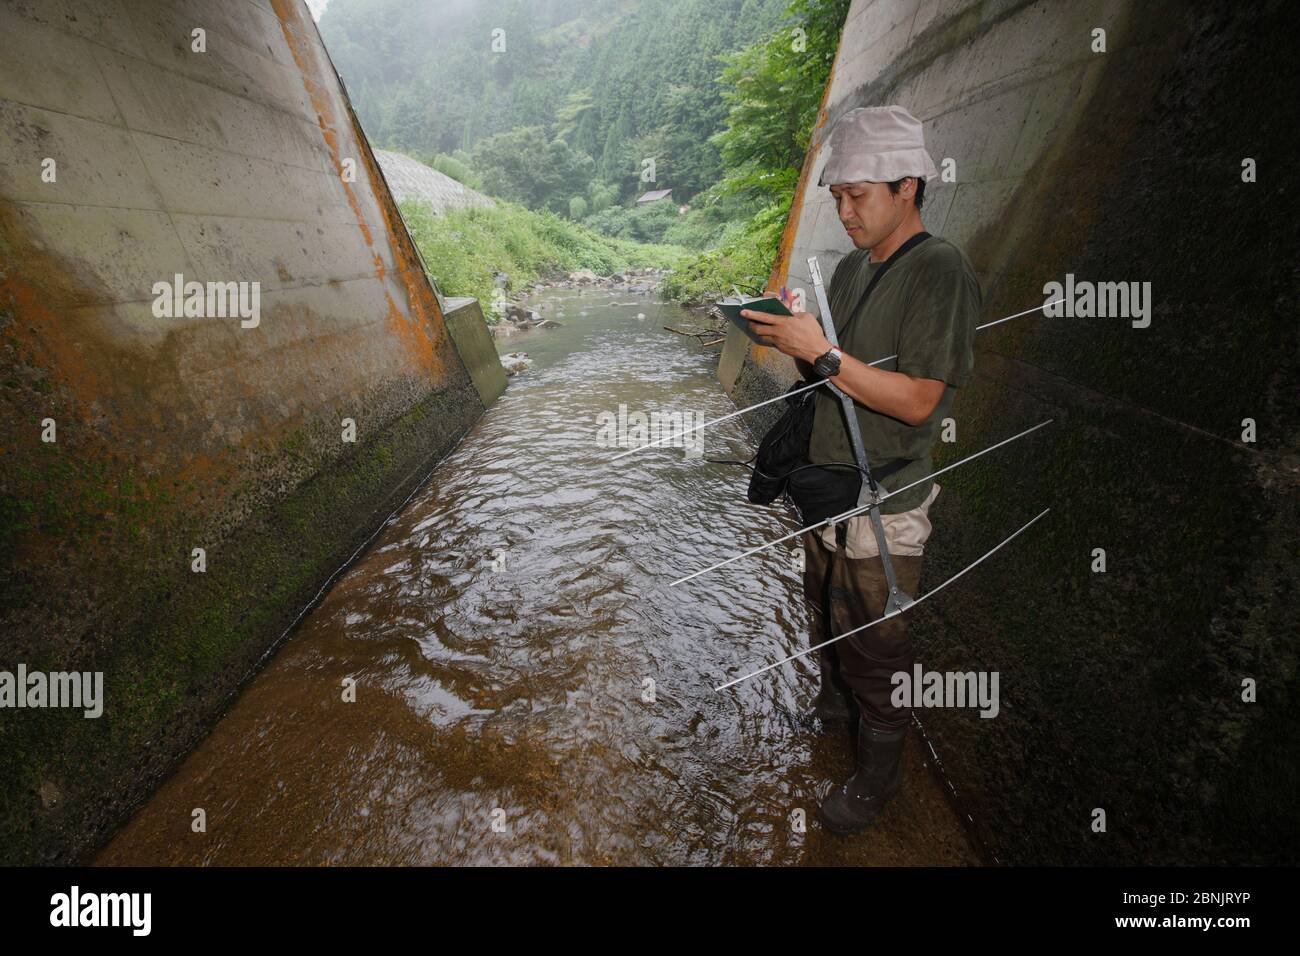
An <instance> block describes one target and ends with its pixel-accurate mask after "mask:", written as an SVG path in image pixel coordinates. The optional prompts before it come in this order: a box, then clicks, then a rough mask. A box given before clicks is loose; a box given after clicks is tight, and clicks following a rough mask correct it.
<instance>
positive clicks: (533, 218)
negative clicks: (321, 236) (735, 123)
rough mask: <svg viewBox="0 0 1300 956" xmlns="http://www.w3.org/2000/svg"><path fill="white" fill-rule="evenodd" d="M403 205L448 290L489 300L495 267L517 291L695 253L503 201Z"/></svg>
mask: <svg viewBox="0 0 1300 956" xmlns="http://www.w3.org/2000/svg"><path fill="white" fill-rule="evenodd" d="M400 208H401V211H402V217H403V218H404V219H405V220H406V225H407V228H408V229H410V231H411V235H412V237H413V238H414V239H415V243H416V245H418V246H419V248H420V253H421V254H422V255H423V256H424V261H425V264H426V265H427V266H428V269H429V274H430V275H431V276H433V278H434V280H435V281H436V282H437V283H438V287H439V289H441V290H442V293H443V294H444V295H448V296H460V295H471V296H474V297H475V298H477V299H478V300H479V301H480V302H482V303H488V302H491V300H492V293H493V290H494V289H495V287H496V283H495V280H494V278H493V272H494V271H501V272H504V273H505V274H506V275H507V276H508V277H509V282H508V284H507V289H508V290H517V289H521V288H523V287H524V286H526V285H527V284H528V283H530V282H534V281H537V280H538V279H542V278H548V277H555V276H557V275H560V274H565V273H568V272H572V271H575V270H578V269H590V270H591V271H592V272H595V273H596V274H597V275H610V274H612V273H615V272H621V271H623V270H625V269H639V268H651V267H653V268H660V269H675V268H680V267H681V266H682V265H683V264H684V263H685V262H686V260H687V259H688V257H690V256H691V255H692V253H691V252H690V251H689V250H687V249H685V248H683V247H680V246H668V245H652V244H647V243H640V242H633V241H631V240H628V239H614V238H611V237H609V236H603V235H601V234H600V233H598V232H594V231H593V230H591V229H587V228H585V227H583V226H581V225H579V224H577V223H575V222H571V221H569V220H567V219H564V218H562V217H560V216H557V215H555V214H554V213H550V212H533V211H531V210H528V209H525V208H523V207H522V206H518V205H515V204H513V203H506V202H502V201H501V200H497V205H496V206H495V207H492V208H477V209H461V210H456V211H453V212H449V213H447V214H445V215H442V216H438V215H436V214H435V213H434V212H433V210H432V209H431V208H430V207H429V205H428V204H427V203H420V202H410V201H408V202H403V203H401V204H400ZM484 311H485V313H486V312H487V310H486V309H485V310H484ZM489 321H491V319H490V318H489Z"/></svg>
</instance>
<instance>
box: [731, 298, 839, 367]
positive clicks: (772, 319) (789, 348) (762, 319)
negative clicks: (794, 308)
mask: <svg viewBox="0 0 1300 956" xmlns="http://www.w3.org/2000/svg"><path fill="white" fill-rule="evenodd" d="M740 314H741V315H742V316H744V317H745V318H747V319H749V321H750V322H751V323H753V324H752V326H751V328H752V329H753V331H754V334H755V335H757V336H758V338H759V341H761V342H762V343H763V344H764V345H770V346H771V347H772V348H774V349H776V350H777V351H778V352H783V353H785V354H786V355H789V356H790V357H792V358H796V359H802V360H803V361H805V362H810V363H811V362H815V361H817V359H818V358H820V357H821V356H823V355H825V354H826V353H827V352H828V351H829V350H830V347H831V343H830V342H828V341H827V339H826V333H825V332H823V331H822V324H821V323H820V322H819V321H817V317H816V316H815V315H813V314H812V313H811V312H797V313H795V314H794V315H770V314H768V313H767V312H756V311H754V310H753V309H741V310H740Z"/></svg>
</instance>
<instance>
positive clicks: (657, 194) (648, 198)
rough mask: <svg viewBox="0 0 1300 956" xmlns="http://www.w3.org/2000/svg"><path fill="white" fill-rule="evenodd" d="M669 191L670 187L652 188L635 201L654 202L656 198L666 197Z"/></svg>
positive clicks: (670, 191)
mask: <svg viewBox="0 0 1300 956" xmlns="http://www.w3.org/2000/svg"><path fill="white" fill-rule="evenodd" d="M671 193H672V190H671V189H652V190H651V191H650V192H648V193H646V194H645V195H643V196H642V197H641V198H640V199H638V200H637V202H654V201H655V200H656V199H666V198H667V197H668V196H669V194H671Z"/></svg>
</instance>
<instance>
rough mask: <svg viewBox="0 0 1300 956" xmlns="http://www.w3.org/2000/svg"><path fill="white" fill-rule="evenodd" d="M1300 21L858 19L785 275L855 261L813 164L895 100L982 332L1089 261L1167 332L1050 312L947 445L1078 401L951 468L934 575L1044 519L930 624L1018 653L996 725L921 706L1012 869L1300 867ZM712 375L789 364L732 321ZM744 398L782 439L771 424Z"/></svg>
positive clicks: (1252, 7) (994, 346) (1022, 329)
mask: <svg viewBox="0 0 1300 956" xmlns="http://www.w3.org/2000/svg"><path fill="white" fill-rule="evenodd" d="M1295 27H1296V23H1295V11H1294V6H1293V5H1287V4H1284V3H1258V4H1230V3H1214V2H1203V3H1196V2H1171V3H1159V4H1157V3H1151V4H1147V3H1119V2H1106V0H1085V2H1064V0H1061V2H1057V0H1044V2H1013V0H1006V2H972V0H856V2H854V3H853V5H852V8H851V10H850V13H849V15H848V19H847V21H846V25H845V29H844V34H843V38H842V42H841V47H840V50H839V53H838V56H837V59H836V63H835V69H834V74H833V79H832V81H831V83H830V85H829V87H828V89H827V93H826V98H825V108H824V110H823V113H822V116H821V118H820V122H819V126H818V129H817V132H816V134H815V136H814V141H813V145H812V148H811V150H810V152H809V154H808V156H807V158H806V161H805V165H804V169H803V173H802V180H801V184H800V188H799V194H798V196H797V198H796V201H795V206H794V209H793V211H792V213H791V217H790V222H789V226H788V228H787V231H786V234H785V237H784V241H783V244H782V253H781V259H780V262H779V263H778V266H777V268H776V269H775V271H774V275H773V276H772V282H773V283H776V284H779V283H783V282H784V283H788V284H791V285H794V286H804V287H805V288H808V280H807V268H806V261H805V260H806V258H807V257H808V256H809V255H817V256H818V257H819V260H820V264H821V267H822V271H823V274H824V275H826V276H827V277H829V275H830V273H831V269H832V268H833V265H834V263H835V262H836V261H838V259H839V257H840V256H842V255H843V254H844V253H845V252H847V251H848V250H850V249H851V248H852V244H851V243H850V242H849V240H848V238H847V236H846V235H845V233H844V231H843V229H842V227H841V226H840V225H839V223H838V219H837V216H836V213H835V208H834V205H833V203H832V202H831V201H830V198H829V194H828V192H827V190H826V189H825V188H824V187H823V188H818V187H817V186H816V185H815V184H816V181H817V177H818V175H819V173H820V170H821V168H822V166H823V165H824V162H825V159H826V156H824V155H823V153H822V146H823V144H824V143H825V141H826V138H827V136H828V134H829V132H830V129H831V128H832V126H833V124H834V122H835V120H836V119H838V117H840V116H842V115H843V114H844V113H845V112H847V111H848V110H850V109H852V108H854V107H857V106H872V105H884V104H887V103H899V104H901V105H903V106H905V107H907V108H908V109H910V110H911V111H912V112H913V113H914V114H916V115H917V116H918V117H919V118H921V119H922V121H923V122H924V124H925V128H926V133H927V139H928V144H929V147H930V151H931V153H932V155H933V156H934V158H935V161H936V163H940V162H941V161H942V160H943V159H945V158H951V159H953V160H955V162H956V173H957V175H956V181H955V182H947V183H940V182H935V183H932V184H929V185H928V186H927V195H926V203H925V208H924V210H923V213H922V218H923V219H924V221H925V223H926V225H927V227H928V228H929V229H930V231H931V232H934V233H935V234H938V235H942V236H945V237H947V238H949V239H951V240H954V241H956V242H957V243H959V244H960V245H962V246H963V247H965V249H966V250H967V252H968V254H969V255H970V257H971V260H972V262H973V264H974V265H975V267H976V269H977V271H978V273H979V276H980V280H981V282H982V284H983V287H984V290H985V299H986V309H985V315H984V318H983V321H991V320H993V319H996V318H1000V317H1002V316H1007V315H1011V314H1013V313H1016V312H1020V311H1022V310H1024V309H1029V308H1033V307H1034V306H1037V305H1041V304H1042V303H1043V302H1045V301H1046V298H1045V296H1044V286H1045V284H1046V283H1047V282H1049V281H1052V280H1058V281H1061V280H1064V278H1065V275H1066V273H1067V272H1068V273H1073V274H1074V275H1075V276H1076V277H1077V278H1080V279H1087V280H1094V281H1146V282H1150V283H1151V284H1152V296H1153V300H1154V310H1153V314H1152V317H1151V322H1150V325H1149V327H1146V328H1134V327H1133V325H1132V323H1131V322H1130V321H1129V320H1126V319H1123V318H1106V319H1101V318H1098V319H1083V318H1074V319H1069V318H1057V319H1049V318H1045V317H1043V316H1041V315H1038V316H1031V317H1026V318H1022V319H1018V320H1015V321H1013V322H1008V323H1006V324H1004V325H1002V326H998V327H996V328H994V329H990V330H988V331H986V332H983V333H981V334H980V337H979V340H978V344H977V349H978V352H977V358H976V377H975V380H974V382H973V383H972V384H971V385H970V387H968V388H966V389H964V390H963V391H962V392H961V393H960V394H959V397H958V399H957V403H956V405H955V408H954V413H953V414H954V418H955V420H956V424H957V440H956V442H955V443H953V444H950V445H944V444H941V445H940V446H939V448H938V449H937V458H938V464H939V465H943V464H947V463H949V462H953V461H956V460H957V459H959V458H961V457H964V456H966V455H968V454H971V453H972V452H975V451H977V450H979V449H981V448H984V447H987V446H988V445H990V444H992V443H994V442H995V441H997V440H999V439H1002V438H1004V437H1008V436H1010V435H1012V434H1014V433H1015V432H1017V431H1019V430H1021V429H1023V428H1025V427H1027V426H1029V425H1032V424H1035V423H1037V422H1040V421H1043V420H1044V419H1047V418H1055V419H1056V422H1055V424H1053V425H1051V426H1048V429H1045V430H1044V433H1042V434H1041V436H1040V437H1033V438H1030V439H1027V440H1025V441H1024V442H1023V443H1020V444H1018V445H1017V446H1012V447H1010V448H1008V449H1005V450H1001V451H998V452H995V453H993V454H991V455H989V456H987V457H985V458H982V459H980V460H979V461H977V462H974V463H972V464H971V465H969V466H964V467H963V468H961V469H959V470H958V471H956V472H954V473H951V474H949V475H947V476H945V477H944V478H941V479H940V483H941V485H942V487H943V492H942V493H941V494H940V496H939V498H938V500H937V503H936V505H935V511H934V513H933V515H932V516H933V517H934V519H935V535H934V538H933V539H932V543H931V547H930V550H929V556H928V558H927V562H926V569H925V573H924V579H923V582H922V588H921V590H922V591H925V590H928V589H929V588H932V587H934V586H935V585H936V584H938V583H940V582H942V581H943V580H945V579H946V578H948V577H949V576H950V575H951V574H953V573H955V572H956V571H957V570H959V569H960V568H961V567H963V566H964V565H965V564H966V563H968V562H969V561H971V560H973V559H974V558H976V557H978V556H979V555H981V554H983V553H984V552H985V551H986V550H987V549H988V548H990V547H992V546H993V545H994V544H995V543H997V542H998V541H1000V540H1001V539H1002V538H1003V537H1004V536H1006V535H1007V534H1008V533H1010V532H1011V531H1013V530H1015V529H1016V528H1017V527H1019V526H1020V525H1021V524H1022V523H1023V522H1025V521H1026V520H1028V519H1029V518H1030V517H1032V516H1033V515H1034V514H1036V513H1037V512H1038V511H1039V510H1041V509H1042V508H1044V507H1047V506H1051V508H1052V512H1051V514H1050V515H1048V517H1047V518H1046V519H1044V521H1043V522H1040V523H1039V524H1038V525H1036V526H1035V527H1034V528H1033V529H1031V531H1030V532H1028V533H1027V534H1026V535H1025V536H1024V537H1023V538H1022V539H1018V540H1017V541H1016V542H1014V543H1013V544H1012V545H1011V546H1010V547H1009V548H1008V549H1007V550H1006V551H1004V552H1001V553H999V554H998V555H997V556H996V557H994V558H993V559H991V560H990V561H989V562H988V563H986V564H983V565H981V566H980V568H979V569H977V570H976V571H975V572H973V573H972V574H971V575H969V576H967V577H965V578H963V579H962V581H961V582H960V583H959V584H957V585H955V586H954V587H953V588H952V589H950V590H949V591H947V592H945V593H944V594H943V595H942V596H937V597H936V598H935V600H934V601H933V602H930V603H928V604H926V605H923V606H922V607H921V608H918V610H917V611H916V612H914V613H915V618H914V624H913V627H914V629H915V630H914V633H915V635H916V638H917V646H918V656H919V660H920V661H921V662H922V664H923V665H924V666H925V667H926V668H927V669H931V670H940V671H949V670H952V671H972V670H974V671H998V672H999V674H1000V687H1001V712H1000V714H999V715H998V716H997V717H996V718H994V719H980V718H979V717H978V716H977V715H976V714H975V713H974V712H972V711H954V710H921V711H918V717H919V719H920V721H921V723H922V725H923V727H924V730H925V731H926V733H927V734H928V735H929V737H930V739H931V741H932V742H933V744H934V746H935V748H936V750H937V753H938V756H939V757H940V759H941V760H942V763H943V765H944V767H945V769H946V771H947V774H948V776H949V778H950V780H951V781H952V782H953V783H954V785H955V787H956V790H957V797H958V800H959V802H960V803H961V805H962V808H963V809H964V810H965V811H966V812H968V813H969V814H970V815H971V816H972V817H973V818H974V825H975V827H976V830H977V832H978V835H979V836H980V837H981V838H982V841H983V842H984V843H985V844H986V846H987V847H988V848H989V851H990V853H991V855H992V856H993V857H994V858H996V859H998V860H1001V861H1004V862H1017V863H1029V862H1044V863H1103V862H1106V863H1137V862H1263V861H1280V860H1287V861H1291V862H1294V861H1295V860H1296V859H1297V857H1300V829H1298V827H1297V824H1296V822H1295V819H1294V815H1293V813H1292V812H1291V810H1289V809H1286V808H1292V807H1294V806H1296V804H1297V798H1298V797H1300V773H1298V772H1297V770H1298V768H1297V752H1296V750H1295V747H1294V740H1295V739H1296V734H1297V730H1298V729H1300V728H1297V726H1296V724H1297V717H1296V715H1297V708H1296V703H1297V698H1298V696H1300V695H1298V694H1297V682H1296V651H1297V635H1300V626H1298V625H1297V612H1296V606H1297V602H1296V600H1295V595H1294V578H1295V570H1296V566H1297V561H1296V549H1295V545H1294V540H1293V539H1294V529H1295V527H1296V525H1297V510H1298V509H1297V493H1296V485H1297V471H1298V468H1297V462H1298V461H1300V457H1297V437H1296V436H1297V425H1300V421H1298V420H1297V419H1298V416H1297V405H1296V397H1297V396H1296V388H1295V383H1296V381H1297V378H1296V370H1297V349H1296V344H1297V343H1296V335H1297V325H1296V314H1297V313H1296V274H1297V271H1296V265H1295V256H1294V249H1295V247H1296V245H1295V243H1296V226H1295V220H1294V217H1293V216H1291V215H1290V212H1289V206H1288V203H1287V202H1286V187H1285V183H1286V180H1287V178H1288V176H1289V173H1288V172H1287V171H1286V169H1287V166H1288V164H1289V162H1290V160H1289V159H1288V158H1287V157H1290V156H1293V155H1295V149H1296V146H1297V143H1296V134H1295V130H1294V127H1293V126H1291V125H1289V124H1288V122H1287V121H1285V120H1284V119H1283V114H1284V113H1285V112H1286V111H1285V110H1284V109H1282V108H1281V104H1282V103H1284V102H1286V101H1287V100H1288V99H1289V98H1290V97H1291V95H1292V91H1293V90H1294V88H1295V69H1294V66H1293V61H1294V56H1293V54H1292V52H1291V51H1289V50H1288V48H1287V46H1288V43H1289V41H1288V40H1287V37H1289V36H1293V35H1294V31H1295ZM1098 28H1100V29H1104V30H1105V31H1106V50H1105V52H1104V53H1102V52H1094V51H1093V49H1092V43H1093V30H1095V29H1098ZM1247 157H1251V158H1254V159H1255V160H1256V161H1257V163H1258V164H1259V170H1260V172H1259V177H1258V181H1256V182H1254V183H1246V182H1243V180H1242V161H1243V159H1244V158H1247ZM773 287H775V286H773ZM809 298H810V301H811V296H810V297H809ZM813 308H814V310H815V306H814V307H813ZM719 374H720V377H721V378H722V380H723V383H724V385H725V386H726V387H727V388H728V390H729V391H730V392H731V394H732V395H733V397H734V398H735V400H736V401H737V404H740V405H747V404H750V403H752V402H755V401H758V400H760V399H762V398H766V397H769V396H771V395H773V394H775V393H776V392H777V391H778V390H779V389H782V388H784V387H785V386H786V384H787V383H789V382H790V381H791V380H792V379H793V377H794V372H793V369H792V367H791V365H790V363H789V362H788V361H787V360H786V359H785V358H784V357H782V356H780V355H777V354H776V353H774V352H772V351H771V350H769V349H761V348H753V349H750V348H747V342H746V340H745V339H744V338H743V337H741V336H738V335H736V336H732V337H731V339H729V341H728V342H727V345H726V350H725V352H724V356H723V360H722V362H721V364H720V369H719ZM752 417H753V421H751V425H753V427H754V428H755V430H758V431H761V429H763V428H764V427H765V426H766V424H767V423H768V422H769V421H770V420H771V418H772V415H771V414H769V415H767V416H763V415H758V414H756V415H754V416H752ZM1245 419H1252V420H1253V421H1254V422H1255V423H1256V428H1257V437H1256V440H1255V441H1253V442H1251V441H1245V440H1243V434H1244V433H1243V420H1245ZM1094 549H1104V551H1105V555H1106V570H1105V572H1104V573H1094V571H1093V563H1094V560H1095V558H1094ZM1246 680H1253V681H1255V682H1256V686H1257V688H1258V700H1257V702H1255V703H1246V702H1244V701H1243V699H1242V693H1243V681H1246ZM1098 809H1101V810H1104V811H1105V814H1106V830H1105V832H1096V831H1095V830H1094V828H1093V824H1094V819H1095V811H1096V810H1098Z"/></svg>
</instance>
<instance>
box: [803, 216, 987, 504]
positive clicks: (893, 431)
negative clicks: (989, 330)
mask: <svg viewBox="0 0 1300 956" xmlns="http://www.w3.org/2000/svg"><path fill="white" fill-rule="evenodd" d="M870 255H871V253H870V250H868V249H855V250H854V251H853V252H850V253H849V254H848V255H847V256H845V257H844V258H843V259H841V260H840V262H839V264H838V265H837V266H836V267H835V273H834V275H832V276H831V284H830V288H829V289H827V293H826V297H827V300H828V301H829V303H830V307H831V315H832V316H834V317H835V328H836V334H837V335H838V336H839V340H840V348H841V349H842V350H843V351H844V352H846V353H847V354H849V355H852V356H853V357H854V358H856V359H860V360H861V361H863V362H873V361H875V360H876V359H880V358H884V357H885V356H887V355H895V354H896V355H897V356H898V357H897V358H895V359H890V360H889V361H888V362H883V363H881V364H880V365H877V366H876V368H880V369H884V370H886V371H890V372H902V373H903V374H905V375H911V376H912V377H914V378H932V379H938V380H940V381H943V382H946V383H947V388H945V389H944V390H943V397H942V398H941V399H940V400H939V404H938V406H937V407H936V408H935V410H934V412H932V413H931V415H930V417H929V418H927V419H926V420H925V421H924V422H923V423H922V424H920V425H907V424H905V423H903V422H901V421H899V420H898V419H896V418H891V417H889V416H888V415H882V414H880V413H879V412H875V411H872V410H871V409H870V408H868V407H867V406H865V405H862V404H859V403H858V402H854V403H853V404H854V410H855V411H856V412H857V416H858V425H859V427H860V428H861V429H862V444H863V446H864V448H865V450H866V452H867V459H868V460H869V461H870V462H871V464H872V467H873V468H875V467H877V466H881V465H884V464H886V463H888V462H890V461H893V460H894V459H896V458H913V459H916V460H915V461H913V462H912V463H911V464H909V465H907V466H905V467H903V468H901V469H899V470H898V471H896V472H895V473H894V474H892V475H890V476H889V477H888V478H886V479H885V480H884V481H882V482H881V483H880V484H881V485H882V486H883V487H884V488H885V489H887V490H889V489H893V488H901V487H902V486H903V485H907V484H910V483H911V482H913V481H916V480H917V479H918V478H921V477H924V476H925V475H928V474H930V472H932V471H933V470H934V465H933V462H932V461H931V459H930V450H931V449H932V448H933V447H934V443H935V441H936V440H937V439H938V437H939V431H940V423H941V422H942V421H943V419H944V418H945V417H947V415H948V410H949V409H950V408H951V407H952V400H953V396H954V394H955V393H956V390H957V389H958V388H961V387H962V386H963V385H965V384H966V382H967V380H968V379H969V377H970V373H971V368H972V367H973V366H974V364H975V326H976V324H977V322H978V319H979V314H980V306H981V294H980V286H979V280H978V279H976V278H975V270H974V269H972V268H971V265H970V263H969V262H968V261H967V260H966V256H965V255H963V253H962V251H961V250H960V249H958V248H957V247H956V246H954V245H953V244H952V243H950V242H948V241H946V240H944V239H940V238H939V237H938V236H931V237H930V238H929V239H926V240H925V241H924V242H922V243H921V244H920V245H918V246H914V247H913V248H912V249H911V250H909V251H908V252H907V253H905V254H904V255H903V257H902V258H901V259H899V260H897V261H896V262H895V263H894V264H893V265H892V266H890V267H889V271H888V272H887V273H885V277H884V278H883V279H881V280H880V282H878V283H877V284H876V287H875V288H874V289H872V290H871V297H870V298H869V299H868V300H867V304H866V305H865V306H864V307H863V308H862V310H861V311H860V312H858V313H856V314H854V315H852V316H850V315H849V314H848V313H849V311H850V310H851V309H852V308H853V307H854V306H855V305H857V303H858V301H859V300H860V299H861V298H862V293H863V291H864V290H865V289H866V288H867V283H868V282H870V281H871V276H872V275H873V274H874V273H875V271H876V270H877V269H879V268H880V263H877V262H870V261H869V259H870ZM814 415H815V417H814V419H813V430H812V437H811V439H810V440H809V443H808V460H809V461H810V462H812V463H813V464H826V463H829V462H837V461H838V462H852V461H853V449H852V447H851V446H850V445H849V438H848V433H847V430H846V429H845V427H844V416H843V414H842V412H841V406H840V400H839V398H838V397H837V396H835V395H834V394H832V393H831V392H830V390H829V389H818V392H817V406H816V411H815V413H814ZM933 484H934V483H933V482H932V481H924V482H921V483H920V484H918V485H917V486H916V487H914V488H909V489H908V490H907V491H905V492H903V493H902V494H900V495H898V496H897V497H896V498H890V499H889V500H888V501H886V502H885V503H884V504H883V505H881V506H880V510H881V512H883V513H885V514H897V513H899V512H901V511H910V510H911V509H912V508H915V507H917V506H918V505H920V504H921V503H922V502H924V501H925V499H926V497H927V496H928V495H929V494H930V489H931V487H932V485H933Z"/></svg>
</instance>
